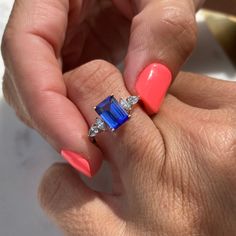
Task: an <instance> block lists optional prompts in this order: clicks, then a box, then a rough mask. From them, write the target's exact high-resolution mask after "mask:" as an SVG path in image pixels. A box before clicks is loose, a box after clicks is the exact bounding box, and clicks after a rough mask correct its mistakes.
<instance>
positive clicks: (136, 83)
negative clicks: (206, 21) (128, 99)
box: [124, 0, 202, 113]
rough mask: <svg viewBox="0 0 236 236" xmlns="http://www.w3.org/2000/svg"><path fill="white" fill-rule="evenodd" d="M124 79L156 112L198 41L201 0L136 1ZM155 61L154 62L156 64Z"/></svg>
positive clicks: (146, 104)
mask: <svg viewBox="0 0 236 236" xmlns="http://www.w3.org/2000/svg"><path fill="white" fill-rule="evenodd" d="M133 2H134V8H135V10H136V12H137V14H136V15H135V17H134V18H133V20H132V26H131V35H130V42H129V48H128V53H127V56H126V61H125V72H124V76H125V80H126V84H127V87H128V89H129V90H130V92H131V93H138V95H139V96H140V97H141V99H142V101H143V102H144V105H145V107H146V108H147V110H148V111H149V113H156V112H157V111H158V110H159V108H160V105H161V103H162V100H163V98H164V96H165V94H166V92H167V89H168V87H169V86H170V84H171V81H172V77H175V75H176V74H177V73H178V71H179V69H180V67H181V66H182V64H183V63H184V62H185V60H186V59H187V57H188V56H189V54H190V53H191V52H192V49H193V48H194V45H195V42H196V34H197V29H196V22H195V11H196V10H197V9H198V7H199V6H200V4H201V2H202V0H190V1H189V0H182V1H175V0H169V1H166V0H164V1H156V0H139V1H138V0H134V1H133ZM153 63H154V64H153Z"/></svg>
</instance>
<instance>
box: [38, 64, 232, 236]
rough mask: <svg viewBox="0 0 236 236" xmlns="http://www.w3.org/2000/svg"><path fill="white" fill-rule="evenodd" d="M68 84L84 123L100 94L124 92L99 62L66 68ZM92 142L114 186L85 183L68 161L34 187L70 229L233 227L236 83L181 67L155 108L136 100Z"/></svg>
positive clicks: (141, 231) (142, 231) (171, 231)
mask: <svg viewBox="0 0 236 236" xmlns="http://www.w3.org/2000/svg"><path fill="white" fill-rule="evenodd" d="M189 81H191V83H189ZM65 83H66V86H67V91H68V96H69V98H70V100H71V101H72V102H73V103H74V104H75V105H76V106H77V108H78V109H79V110H80V111H81V112H82V114H83V116H84V117H85V119H86V120H87V122H88V123H89V124H91V123H92V122H93V121H94V119H95V117H96V114H95V112H94V111H93V109H92V107H93V106H94V105H95V104H97V103H98V102H100V101H101V100H103V99H104V98H105V97H106V95H109V94H112V93H113V94H114V95H115V97H117V98H118V97H127V96H129V92H128V91H127V90H126V88H125V85H124V83H123V79H122V76H121V74H120V73H119V71H117V70H116V69H115V68H114V67H113V66H112V65H110V64H108V63H106V62H103V61H94V62H91V63H89V64H86V65H84V66H81V67H80V68H78V69H75V70H74V71H73V72H69V73H67V74H65ZM91 90H92V91H93V93H91V92H90V91H91ZM97 144H98V147H99V148H100V150H101V151H102V153H103V157H104V158H105V159H107V160H108V162H109V163H110V165H111V169H112V174H113V193H112V194H105V193H98V192H95V191H92V190H90V189H89V188H88V187H86V186H85V185H84V184H83V183H82V181H81V179H80V177H79V176H78V174H77V173H76V172H75V171H74V170H73V169H72V168H71V167H69V166H68V165H65V164H57V165H54V166H53V167H51V168H50V169H49V170H48V171H47V173H46V175H45V176H44V178H43V181H42V184H41V186H40V190H39V195H40V201H41V204H42V207H43V208H44V209H45V210H46V211H47V212H48V214H49V215H50V216H51V217H52V218H53V219H54V220H55V221H56V222H57V224H58V225H60V227H61V228H62V229H63V230H64V231H65V232H66V233H67V234H68V235H88V236H89V235H91V236H96V235H98V236H101V235H134V236H139V235H155V236H156V235H175V236H177V235H179V236H184V235H186V236H189V235H214V236H218V235H219V236H222V235H227V236H234V235H236V84H235V83H232V82H225V81H217V80H213V79H210V78H204V77H203V76H199V75H193V74H189V73H181V74H180V75H179V76H178V77H177V79H176V81H175V82H174V84H173V86H172V88H171V90H170V94H168V95H167V98H166V100H165V102H164V104H163V106H162V108H161V110H160V112H159V114H158V115H156V116H153V117H151V118H150V117H149V116H147V114H146V113H145V112H144V111H143V110H142V109H141V108H139V107H138V106H137V107H136V108H134V110H133V114H132V117H131V119H130V120H129V121H128V122H127V123H126V124H125V125H124V126H122V127H120V128H119V129H118V130H117V131H116V132H115V133H109V132H107V133H103V134H100V135H99V136H97ZM73 161H74V163H75V162H76V156H75V155H74V160H73Z"/></svg>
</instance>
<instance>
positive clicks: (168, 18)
mask: <svg viewBox="0 0 236 236" xmlns="http://www.w3.org/2000/svg"><path fill="white" fill-rule="evenodd" d="M160 19H161V20H160V21H161V23H162V24H163V29H164V30H165V32H166V34H168V35H170V36H172V38H173V40H174V42H175V43H177V44H178V45H179V46H180V50H179V51H180V52H181V51H183V53H185V54H188V53H189V52H191V51H192V49H193V47H194V45H195V43H196V39H197V25H196V21H195V17H194V15H193V14H192V13H190V12H189V13H187V14H186V12H185V9H181V8H176V7H166V8H165V10H164V11H163V13H162V15H161V16H160Z"/></svg>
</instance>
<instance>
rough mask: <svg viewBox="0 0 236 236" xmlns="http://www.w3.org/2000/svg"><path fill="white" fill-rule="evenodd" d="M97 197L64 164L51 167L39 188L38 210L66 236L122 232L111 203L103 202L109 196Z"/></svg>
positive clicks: (119, 221) (120, 221) (121, 223)
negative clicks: (41, 210)
mask: <svg viewBox="0 0 236 236" xmlns="http://www.w3.org/2000/svg"><path fill="white" fill-rule="evenodd" d="M100 196H103V195H101V194H98V193H97V192H95V191H93V190H91V189H89V188H88V187H87V186H85V184H84V183H83V182H82V181H81V179H80V177H79V176H78V175H77V173H76V172H74V171H73V169H72V168H71V167H69V166H67V165H64V164H55V165H53V166H52V167H51V168H50V169H49V170H48V171H47V172H46V174H45V175H44V177H43V180H42V182H41V184H40V187H39V200H40V203H41V206H42V208H43V209H44V210H45V211H46V212H47V213H48V215H49V216H50V217H51V218H52V219H53V220H54V221H55V222H56V223H57V224H58V225H59V226H60V227H61V228H62V229H63V230H64V231H65V233H66V234H67V235H88V236H90V235H91V236H96V235H98V236H100V235H113V234H112V233H113V232H116V233H117V232H119V231H120V230H122V229H123V222H122V220H121V219H120V218H119V217H118V216H117V215H116V214H115V213H114V211H113V210H112V208H111V207H113V205H112V203H111V202H112V201H110V205H108V204H106V202H105V201H104V200H105V198H109V199H111V197H108V196H106V197H103V200H102V199H101V198H100ZM116 211H117V210H116ZM107 222H109V224H108V223H107Z"/></svg>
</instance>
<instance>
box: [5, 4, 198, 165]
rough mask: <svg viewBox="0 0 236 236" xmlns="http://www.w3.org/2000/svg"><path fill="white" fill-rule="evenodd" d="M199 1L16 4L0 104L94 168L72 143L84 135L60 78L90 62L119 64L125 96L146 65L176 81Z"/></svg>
mask: <svg viewBox="0 0 236 236" xmlns="http://www.w3.org/2000/svg"><path fill="white" fill-rule="evenodd" d="M202 2H203V1H202V0H201V1H200V0H194V1H193V0H181V1H176V0H132V1H126V0H113V1H110V0H103V1H102V0H100V1H98V0H97V1H92V0H84V1H82V0H71V1H69V0H16V1H15V4H14V8H13V11H12V14H11V16H10V19H9V22H8V25H7V27H6V31H5V34H4V36H3V41H2V54H3V58H4V62H5V67H6V70H5V75H4V82H3V87H4V94H5V97H6V99H7V101H8V102H9V103H10V105H12V106H13V108H14V109H15V110H16V113H17V115H18V116H19V117H20V118H21V119H22V120H23V121H24V122H25V123H27V124H28V125H29V126H31V127H33V128H34V129H36V130H37V131H38V132H39V133H40V134H42V136H43V137H44V138H45V139H46V140H47V141H48V142H49V143H50V144H51V145H52V146H53V147H54V148H55V149H56V150H57V151H60V150H61V149H62V148H66V149H69V150H74V151H76V152H78V153H81V152H84V153H85V155H86V156H93V157H94V159H96V160H97V162H99V160H100V159H101V154H100V153H99V152H98V151H96V150H95V149H94V147H92V146H91V144H90V143H89V142H88V141H87V140H86V141H85V139H82V141H81V142H78V140H81V137H84V136H85V135H86V133H87V130H86V129H85V128H84V127H85V125H84V121H83V118H82V115H81V113H80V112H79V111H78V109H77V108H76V105H75V104H74V103H73V101H72V100H70V98H68V97H67V93H68V91H67V88H66V85H65V81H64V74H65V73H66V72H68V71H70V70H72V69H74V68H76V67H77V66H80V65H82V64H83V63H86V62H88V61H90V60H93V59H98V58H99V59H104V60H107V61H109V62H112V63H115V64H117V63H119V62H121V61H122V60H125V69H124V80H125V83H126V86H127V88H128V90H129V92H130V93H132V94H134V93H135V90H134V87H135V80H136V77H137V75H138V74H139V73H140V72H141V71H142V70H143V69H144V67H145V66H147V65H148V64H150V63H152V62H160V63H163V64H165V65H167V66H168V67H169V68H170V70H171V71H172V73H173V75H175V74H177V72H178V71H179V68H180V66H181V65H182V64H183V62H184V61H185V60H186V58H187V57H188V55H189V54H190V53H191V51H192V49H193V47H194V45H195V41H196V22H195V12H196V10H197V9H198V8H199V7H200V5H201V4H202ZM163 39H164V40H163ZM85 149H87V150H86V151H84V150H85ZM94 168H97V167H94Z"/></svg>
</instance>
